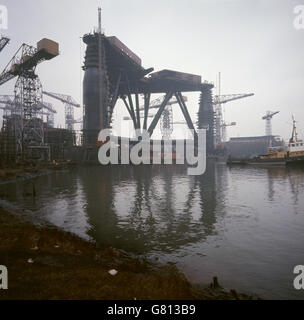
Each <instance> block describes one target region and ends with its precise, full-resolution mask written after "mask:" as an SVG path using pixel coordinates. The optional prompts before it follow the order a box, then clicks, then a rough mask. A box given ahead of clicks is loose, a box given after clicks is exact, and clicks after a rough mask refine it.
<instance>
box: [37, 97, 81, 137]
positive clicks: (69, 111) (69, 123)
mask: <svg viewBox="0 0 304 320" xmlns="http://www.w3.org/2000/svg"><path fill="white" fill-rule="evenodd" d="M42 93H43V94H44V95H46V96H48V97H51V98H53V99H56V100H59V101H60V102H62V103H63V104H64V105H65V127H66V129H67V130H69V131H73V130H74V124H75V123H76V122H75V120H74V107H75V108H80V107H81V106H80V104H79V103H77V102H76V101H75V100H74V99H73V98H72V97H71V96H69V95H66V94H61V93H53V92H47V91H43V92H42Z"/></svg>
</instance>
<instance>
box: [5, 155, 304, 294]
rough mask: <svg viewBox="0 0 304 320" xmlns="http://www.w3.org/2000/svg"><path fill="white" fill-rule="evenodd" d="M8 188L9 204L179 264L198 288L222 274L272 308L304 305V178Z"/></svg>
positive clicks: (117, 170)
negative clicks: (297, 284) (302, 277)
mask: <svg viewBox="0 0 304 320" xmlns="http://www.w3.org/2000/svg"><path fill="white" fill-rule="evenodd" d="M34 184H35V188H36V193H37V196H36V198H35V199H33V197H31V196H30V194H31V190H32V182H30V181H27V182H17V183H11V184H6V185H0V195H1V198H2V199H4V200H6V201H9V202H11V203H13V204H15V205H17V206H18V207H20V208H25V209H29V210H31V211H32V212H33V215H34V216H35V217H39V218H42V219H43V220H45V221H47V222H51V223H52V224H55V225H57V226H59V227H61V228H63V229H64V230H68V231H72V232H74V233H76V234H78V235H80V236H81V237H83V238H86V239H89V238H90V239H94V240H96V241H98V242H100V243H105V244H109V245H111V246H113V247H118V248H121V249H124V250H126V251H130V252H132V253H134V254H136V255H140V256H146V257H149V258H151V259H157V260H158V261H162V262H168V261H170V262H173V263H176V265H177V266H178V267H179V268H180V269H181V270H182V271H183V272H184V273H185V274H186V276H187V278H188V279H189V280H190V281H191V282H193V283H201V284H207V283H209V282H211V279H212V277H213V276H214V275H216V276H218V278H219V281H220V283H221V284H222V285H223V286H224V287H227V288H235V289H236V290H237V291H241V292H246V293H256V294H258V295H260V296H261V297H263V298H266V299H304V290H299V291H298V290H295V289H294V287H293V279H294V277H295V275H294V274H293V269H294V267H295V266H296V265H299V264H302V265H303V264H304V196H303V195H304V169H296V168H293V169H291V168H289V169H287V168H285V167H277V168H275V167H273V168H258V167H237V166H235V167H228V166H226V165H225V164H221V163H216V162H212V161H210V162H209V163H208V164H207V171H206V173H205V174H204V175H202V176H188V175H187V168H185V167H184V166H179V165H176V166H174V165H173V166H161V165H158V166H108V167H86V168H78V169H73V170H71V171H66V172H62V171H58V172H56V173H54V174H51V175H48V176H42V177H39V178H36V179H35V182H34Z"/></svg>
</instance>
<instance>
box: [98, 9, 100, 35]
mask: <svg viewBox="0 0 304 320" xmlns="http://www.w3.org/2000/svg"><path fill="white" fill-rule="evenodd" d="M98 33H101V7H98Z"/></svg>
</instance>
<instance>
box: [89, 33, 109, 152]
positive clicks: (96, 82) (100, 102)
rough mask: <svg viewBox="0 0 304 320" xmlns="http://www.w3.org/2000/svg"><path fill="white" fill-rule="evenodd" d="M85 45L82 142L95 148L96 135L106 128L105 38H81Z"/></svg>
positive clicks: (92, 35) (99, 36) (91, 36)
mask: <svg viewBox="0 0 304 320" xmlns="http://www.w3.org/2000/svg"><path fill="white" fill-rule="evenodd" d="M83 41H84V43H85V44H86V45H87V49H86V55H85V62H84V67H83V69H84V70H85V74H84V80H83V104H84V119H83V138H84V139H83V142H84V145H85V146H96V143H97V137H98V133H99V131H100V130H101V129H104V128H106V127H107V123H108V121H107V102H108V80H107V71H106V62H105V50H104V42H105V36H104V35H103V34H101V33H94V34H88V35H85V36H84V37H83Z"/></svg>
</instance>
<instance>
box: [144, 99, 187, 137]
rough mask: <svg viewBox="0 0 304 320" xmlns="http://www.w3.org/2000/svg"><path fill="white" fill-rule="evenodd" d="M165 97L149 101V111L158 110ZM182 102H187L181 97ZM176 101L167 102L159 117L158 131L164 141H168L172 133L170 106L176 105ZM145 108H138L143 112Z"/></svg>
mask: <svg viewBox="0 0 304 320" xmlns="http://www.w3.org/2000/svg"><path fill="white" fill-rule="evenodd" d="M165 97H166V96H161V97H159V98H157V99H155V100H153V101H151V103H150V106H149V109H159V108H160V106H161V104H162V102H163V101H164V99H165ZM183 99H184V101H185V102H186V101H188V98H187V97H185V96H183ZM177 103H178V101H177V99H176V98H173V99H171V100H169V102H168V103H167V105H166V108H165V109H164V112H163V113H162V115H161V118H160V130H161V133H162V137H163V139H165V140H169V139H170V137H171V134H172V132H173V112H172V105H174V104H177ZM144 109H145V108H144V106H141V107H140V108H139V110H140V111H143V110H144ZM153 117H154V116H149V115H148V118H153Z"/></svg>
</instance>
